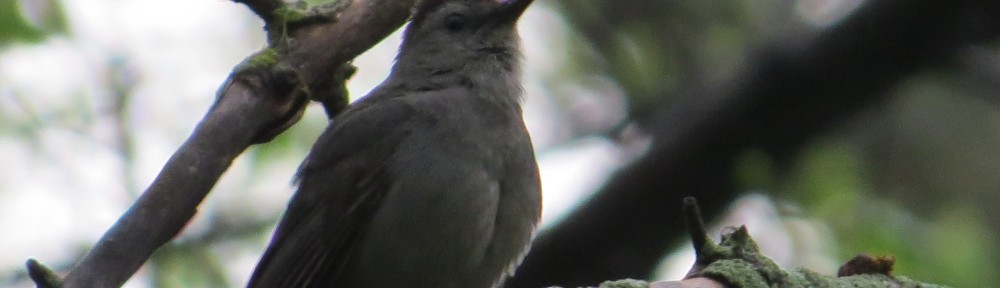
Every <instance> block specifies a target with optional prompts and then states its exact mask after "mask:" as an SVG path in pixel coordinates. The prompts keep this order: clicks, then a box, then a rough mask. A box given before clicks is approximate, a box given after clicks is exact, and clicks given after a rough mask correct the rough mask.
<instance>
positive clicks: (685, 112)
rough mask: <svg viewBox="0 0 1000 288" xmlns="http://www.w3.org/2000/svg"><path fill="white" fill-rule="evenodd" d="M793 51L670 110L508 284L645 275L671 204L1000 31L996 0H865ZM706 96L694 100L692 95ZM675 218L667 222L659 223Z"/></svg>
mask: <svg viewBox="0 0 1000 288" xmlns="http://www.w3.org/2000/svg"><path fill="white" fill-rule="evenodd" d="M866 3H868V4H867V6H865V7H862V8H861V10H859V11H857V12H856V13H855V14H854V15H853V16H851V18H849V19H846V20H845V21H843V22H842V23H840V24H839V25H838V26H837V27H833V28H832V29H830V30H828V31H826V32H825V33H824V34H823V35H821V36H820V37H819V38H817V39H815V41H813V42H812V43H811V44H810V45H808V46H806V47H804V48H803V49H802V50H798V51H791V52H789V53H774V54H773V55H767V56H765V57H760V59H757V61H756V63H757V65H756V67H754V68H755V69H753V70H752V71H748V72H747V73H745V74H744V75H739V76H738V77H736V79H745V80H743V82H741V83H737V84H739V85H734V87H731V89H729V90H727V91H718V92H711V93H708V95H689V96H688V98H689V99H694V98H696V99H719V101H716V102H712V103H707V104H706V103H704V102H701V103H696V102H698V101H691V103H686V104H690V105H681V106H678V107H673V108H674V109H672V110H671V111H670V112H669V113H667V117H666V119H664V120H662V121H659V122H658V123H661V125H662V126H660V128H659V129H660V130H657V131H652V132H653V133H654V137H655V139H654V144H653V147H652V148H651V150H650V152H649V153H648V154H647V155H646V156H645V157H644V158H643V159H640V160H638V161H636V162H635V163H633V164H632V165H630V166H628V167H626V168H624V169H622V170H621V171H620V172H618V173H617V174H615V175H614V177H612V178H611V180H610V181H609V182H608V184H607V185H606V186H605V187H604V188H603V189H602V190H601V191H600V192H599V193H598V194H597V195H595V196H594V197H592V198H591V199H590V200H589V201H588V202H587V203H585V204H584V205H582V206H581V207H580V208H579V209H578V210H577V211H576V212H575V213H574V214H573V215H572V216H570V217H569V218H567V219H565V221H564V222H562V223H561V224H560V225H559V226H557V227H555V228H553V229H551V230H549V231H547V232H546V233H544V234H543V235H541V237H539V238H538V239H537V240H536V241H535V242H534V244H533V245H532V250H531V252H530V253H529V254H528V256H527V258H526V259H525V261H524V264H522V265H521V268H520V269H519V270H518V272H517V273H516V275H515V278H514V279H511V281H508V283H507V284H508V285H507V287H547V286H549V285H562V286H582V285H593V284H594V283H599V282H600V281H602V280H603V279H622V278H644V277H646V276H647V275H648V274H649V273H650V272H651V271H652V270H653V269H654V267H655V265H656V264H657V263H658V262H659V261H660V259H661V257H662V256H663V255H664V254H665V253H666V252H667V251H668V249H669V248H670V247H672V245H673V244H675V243H678V240H679V239H678V237H679V236H681V235H683V234H684V233H683V231H684V225H682V224H681V223H682V222H681V221H680V219H682V216H681V213H680V211H678V210H669V209H662V207H660V206H661V205H659V203H676V202H677V201H679V200H680V199H681V198H683V197H684V196H687V195H686V194H690V195H694V196H696V197H698V200H699V203H701V207H702V208H703V211H704V212H705V213H706V215H707V216H708V217H712V215H717V214H718V213H719V212H720V211H721V210H722V208H723V207H724V205H726V203H728V202H729V201H730V200H731V199H732V198H733V197H734V195H735V194H736V192H735V188H734V185H733V184H732V174H733V171H732V169H733V163H734V162H735V158H736V157H738V155H740V153H742V152H743V151H745V150H747V149H750V148H757V149H762V150H764V151H767V152H768V153H770V154H771V155H774V156H776V157H786V158H787V157H792V156H794V155H795V153H797V151H798V150H799V149H801V148H802V147H803V145H805V143H807V141H808V140H809V139H811V138H812V137H814V136H816V135H817V134H818V133H820V132H822V131H824V130H825V129H826V128H828V127H829V126H831V125H832V124H833V123H836V122H837V121H839V120H841V119H844V118H845V117H848V116H850V115H852V114H853V113H856V112H857V111H859V110H861V109H863V108H864V107H868V106H870V105H871V104H873V103H879V102H881V101H882V100H883V99H884V98H885V97H886V93H885V92H886V91H887V90H888V89H890V88H892V87H893V86H894V85H895V83H897V82H898V81H900V80H901V79H903V78H904V77H906V76H907V75H911V74H913V73H915V72H918V71H920V70H921V69H923V68H925V67H928V66H929V65H934V64H937V63H939V61H946V60H948V58H950V57H951V54H953V52H955V51H956V50H960V48H962V47H965V46H967V45H968V44H970V43H976V42H982V41H987V40H993V39H995V38H996V37H997V36H998V33H1000V17H997V15H1000V1H979V0H961V1H937V0H882V1H869V2H866ZM699 101H703V100H699ZM666 219H676V220H677V222H676V223H677V224H676V225H664V224H663V222H664V221H665V220H666Z"/></svg>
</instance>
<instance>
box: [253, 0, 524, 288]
mask: <svg viewBox="0 0 1000 288" xmlns="http://www.w3.org/2000/svg"><path fill="white" fill-rule="evenodd" d="M530 2H531V1H530V0H527V1H524V0H517V1H506V2H502V1H496V0H464V1H463V0H428V1H423V2H421V3H420V4H418V7H417V9H416V13H415V14H414V16H413V18H412V21H411V23H410V26H408V27H407V30H406V33H405V36H404V40H403V45H402V47H401V48H400V53H399V56H398V57H397V59H396V64H395V66H394V67H393V69H392V73H391V75H390V76H389V77H388V78H387V79H386V80H385V81H384V82H383V83H382V84H381V85H379V86H378V87H377V88H375V89H374V90H373V91H372V92H371V93H370V94H369V95H368V96H367V97H365V98H364V99H362V100H360V101H358V102H357V103H354V104H352V105H351V106H350V107H348V108H347V110H345V111H344V112H343V113H342V114H340V115H339V116H337V117H336V118H334V119H333V120H332V122H331V124H330V127H328V128H327V130H326V131H325V132H324V133H323V135H322V136H320V138H319V140H317V142H316V145H315V146H314V147H313V150H312V151H311V152H310V154H309V156H308V157H307V158H306V161H305V162H304V163H303V165H302V167H301V170H300V171H299V185H300V186H299V190H298V191H297V192H296V194H295V195H294V197H293V198H292V200H291V202H290V203H289V205H288V209H287V211H286V212H285V215H284V217H283V218H282V220H281V222H280V223H279V225H278V228H277V230H276V231H275V234H274V237H273V239H272V240H271V243H270V245H269V246H268V248H267V251H266V252H265V253H264V256H263V257H262V258H261V260H260V263H258V266H257V268H256V270H255V271H254V274H253V276H252V277H251V279H250V283H249V285H248V287H372V288H377V287H393V288H396V287H456V288H470V287H471V288H475V287H496V286H498V285H499V284H500V283H501V282H502V281H503V280H504V279H505V278H506V277H507V275H508V274H510V273H512V272H513V269H514V267H516V266H517V264H518V263H519V262H520V259H521V258H522V257H523V255H524V253H525V252H526V250H527V246H528V243H529V241H530V239H531V236H532V233H533V231H534V228H535V225H536V223H537V221H538V218H539V213H540V209H541V207H540V206H541V204H540V201H541V199H540V198H541V196H540V188H539V186H540V185H539V178H538V168H537V164H536V163H535V158H534V154H533V150H532V147H531V143H530V140H529V138H528V134H527V131H526V130H525V127H524V123H523V121H522V119H521V114H522V113H521V108H520V97H521V86H520V82H519V77H520V71H519V65H518V62H519V57H520V47H519V46H520V44H519V40H518V36H517V33H516V31H515V29H514V26H515V22H516V20H517V18H518V17H519V16H520V15H521V13H522V12H523V11H524V9H525V8H526V7H527V6H528V4H530Z"/></svg>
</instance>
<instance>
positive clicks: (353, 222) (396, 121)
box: [247, 100, 412, 287]
mask: <svg viewBox="0 0 1000 288" xmlns="http://www.w3.org/2000/svg"><path fill="white" fill-rule="evenodd" d="M387 102H389V103H380V104H379V105H370V106H365V107H363V109H358V110H354V111H351V110H349V111H347V112H345V113H346V114H345V115H342V116H343V117H338V118H336V119H334V123H332V124H331V126H330V127H329V128H328V131H326V132H325V133H324V134H323V135H322V136H321V137H320V139H319V140H317V142H316V145H315V147H313V150H312V151H311V152H310V155H309V156H308V157H307V160H306V162H305V163H304V164H303V165H302V167H301V169H300V171H299V175H298V177H299V182H300V186H299V190H298V191H297V192H296V194H295V196H294V197H293V198H292V200H291V202H290V203H289V206H288V209H287V211H286V212H285V215H284V216H283V217H282V220H281V222H279V224H278V228H277V230H276V231H275V234H274V238H273V239H272V240H271V243H270V245H269V246H268V249H267V251H266V252H265V253H264V256H263V257H262V258H261V260H260V262H259V263H258V265H257V268H256V269H255V271H254V274H253V276H251V278H250V282H249V284H248V285H247V287H332V286H331V285H336V283H339V282H340V281H343V279H342V278H340V277H343V275H341V272H342V271H341V270H342V269H343V267H344V265H345V263H346V262H347V261H349V257H350V255H351V250H352V249H355V248H356V243H357V242H358V239H359V238H360V237H361V236H362V235H361V234H362V232H363V229H364V227H365V226H366V223H367V222H368V220H369V218H370V217H371V215H372V212H373V211H374V210H376V209H377V207H378V206H379V204H380V203H381V198H382V196H384V193H385V191H386V190H387V186H388V185H390V183H388V182H389V181H388V180H387V179H385V178H387V177H386V174H387V173H388V171H386V167H385V164H386V162H387V161H389V159H390V158H391V157H392V154H393V153H394V151H395V146H396V143H398V141H399V139H401V138H402V137H405V134H406V133H408V131H406V129H405V125H402V124H404V122H405V121H406V119H407V118H409V116H410V113H412V111H411V110H410V109H408V107H406V105H402V104H401V103H394V102H396V101H392V100H389V101H387ZM355 108H357V107H355Z"/></svg>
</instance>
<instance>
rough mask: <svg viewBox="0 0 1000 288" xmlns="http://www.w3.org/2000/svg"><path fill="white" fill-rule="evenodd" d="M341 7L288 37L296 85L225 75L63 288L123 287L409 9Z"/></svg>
mask: <svg viewBox="0 0 1000 288" xmlns="http://www.w3.org/2000/svg"><path fill="white" fill-rule="evenodd" d="M342 1H351V2H350V3H347V4H346V7H345V8H344V10H342V11H340V13H339V14H337V15H336V19H333V21H326V22H318V23H314V24H312V25H304V26H301V27H296V28H295V29H294V30H293V31H288V35H289V37H290V38H291V39H294V41H290V42H289V43H288V46H287V47H284V48H285V49H283V50H284V52H283V54H282V55H280V61H283V62H285V63H286V64H288V66H287V67H293V68H292V69H294V70H295V74H296V75H297V76H298V77H297V78H294V79H287V78H281V77H277V78H273V79H265V78H260V77H252V76H251V77H240V76H238V75H235V74H234V75H230V79H228V80H227V82H226V84H225V85H224V86H223V89H222V90H221V91H220V92H219V95H218V98H217V100H216V102H215V104H214V105H213V106H212V107H211V108H210V109H209V111H208V113H207V114H206V115H205V116H204V118H203V119H202V120H201V122H200V123H198V126H197V127H196V128H195V130H194V132H193V134H192V135H191V136H190V137H189V138H188V139H187V141H185V142H184V144H183V145H181V147H180V148H178V150H177V152H175V153H174V155H173V156H172V157H171V158H170V160H168V161H167V163H166V164H165V165H164V167H163V170H161V171H160V174H159V175H158V176H157V177H156V179H155V180H154V181H153V183H152V184H150V186H149V188H147V189H146V191H145V192H144V193H143V194H142V195H141V196H140V197H139V199H138V200H136V202H135V203H134V204H133V205H132V207H130V208H129V209H128V210H127V211H126V212H125V213H124V214H123V215H122V216H121V218H119V219H118V222H116V223H115V224H114V226H112V227H111V228H110V229H109V230H108V231H107V232H106V233H105V234H104V236H103V237H102V238H101V240H99V241H98V242H97V243H96V244H95V245H94V247H93V248H92V250H90V252H88V253H87V254H86V255H85V256H84V257H83V259H81V260H80V262H78V263H77V265H76V266H75V267H74V268H73V269H72V270H71V271H70V272H69V274H68V275H67V276H66V278H65V280H64V283H63V287H119V286H121V285H122V284H123V283H124V282H125V281H126V280H128V278H129V277H131V275H132V274H134V273H135V271H136V270H138V269H139V267H140V266H142V264H143V263H144V262H145V261H146V260H147V259H148V258H149V257H150V255H152V253H153V252H154V251H155V250H156V249H157V248H159V247H160V246H162V245H163V244H165V243H167V242H168V241H170V239H172V238H173V237H175V236H176V235H177V234H178V233H179V232H180V231H181V229H182V228H183V227H184V225H185V224H186V223H187V222H188V221H189V220H190V219H191V217H193V216H194V214H195V212H196V211H197V207H198V205H199V204H200V203H201V201H202V200H203V199H204V198H205V196H206V195H207V194H208V192H209V191H210V190H211V189H212V186H214V185H215V183H216V181H218V179H219V177H220V176H221V175H222V173H223V172H225V170H226V169H227V168H228V167H229V165H230V164H231V163H232V161H233V159H235V158H236V157H237V156H239V155H240V154H241V153H243V151H244V150H246V149H247V148H248V147H249V146H250V145H252V144H255V143H260V142H266V141H269V140H270V138H272V137H273V136H275V135H277V134H280V133H281V132H282V131H284V130H285V129H287V127H289V126H291V125H292V124H294V123H295V122H297V121H298V119H299V117H298V115H301V113H302V111H303V110H304V109H305V104H306V103H307V102H308V99H307V97H306V94H307V93H304V92H303V91H308V90H310V89H313V90H316V89H318V88H317V87H324V86H325V85H329V84H324V82H330V81H332V80H330V79H331V78H333V77H332V76H331V75H334V74H335V73H334V72H337V71H338V70H340V69H341V68H340V67H341V66H343V64H344V63H346V62H348V61H350V60H351V59H353V58H354V57H356V56H357V55H358V54H360V53H362V52H364V51H365V50H367V49H368V48H370V47H371V46H373V45H375V44H376V43H377V42H378V41H380V40H381V39H382V38H384V37H385V36H386V35H388V34H389V33H391V32H392V31H394V30H396V29H397V28H398V27H399V26H401V25H402V24H403V23H404V22H405V21H406V19H407V17H408V15H409V11H410V7H411V6H412V5H413V2H414V1H413V0H409V1H399V0H342ZM244 2H249V1H244ZM252 2H254V3H257V2H260V3H265V2H266V1H252ZM260 9H268V8H256V7H255V8H254V10H255V12H258V13H260V12H259V11H257V10H260ZM341 80H342V79H341ZM274 81H286V82H284V83H274ZM273 87H293V88H291V89H280V90H276V89H272V88H273ZM307 87H308V88H307ZM32 263H34V264H37V263H36V262H34V261H33V262H32ZM30 266H31V267H29V268H31V269H32V270H33V271H36V272H44V271H41V270H45V269H44V267H43V266H41V265H30ZM39 275H41V274H39ZM40 278H42V277H40ZM43 282H46V283H48V284H53V283H54V282H58V281H56V280H53V281H49V280H46V281H43ZM46 283H38V284H39V285H45V284H46ZM56 284H57V283H56Z"/></svg>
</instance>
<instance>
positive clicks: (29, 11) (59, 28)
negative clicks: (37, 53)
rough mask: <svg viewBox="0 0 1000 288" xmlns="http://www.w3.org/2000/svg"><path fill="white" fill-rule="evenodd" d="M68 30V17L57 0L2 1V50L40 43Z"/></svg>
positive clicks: (0, 20) (0, 25)
mask: <svg viewBox="0 0 1000 288" xmlns="http://www.w3.org/2000/svg"><path fill="white" fill-rule="evenodd" d="M65 31H66V16H65V15H64V14H63V8H62V5H61V4H60V2H59V1H57V0H30V1H17V0H0V47H6V46H10V45H12V44H18V43H38V42H41V41H42V40H45V37H47V36H49V35H52V34H57V33H63V32H65Z"/></svg>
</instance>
